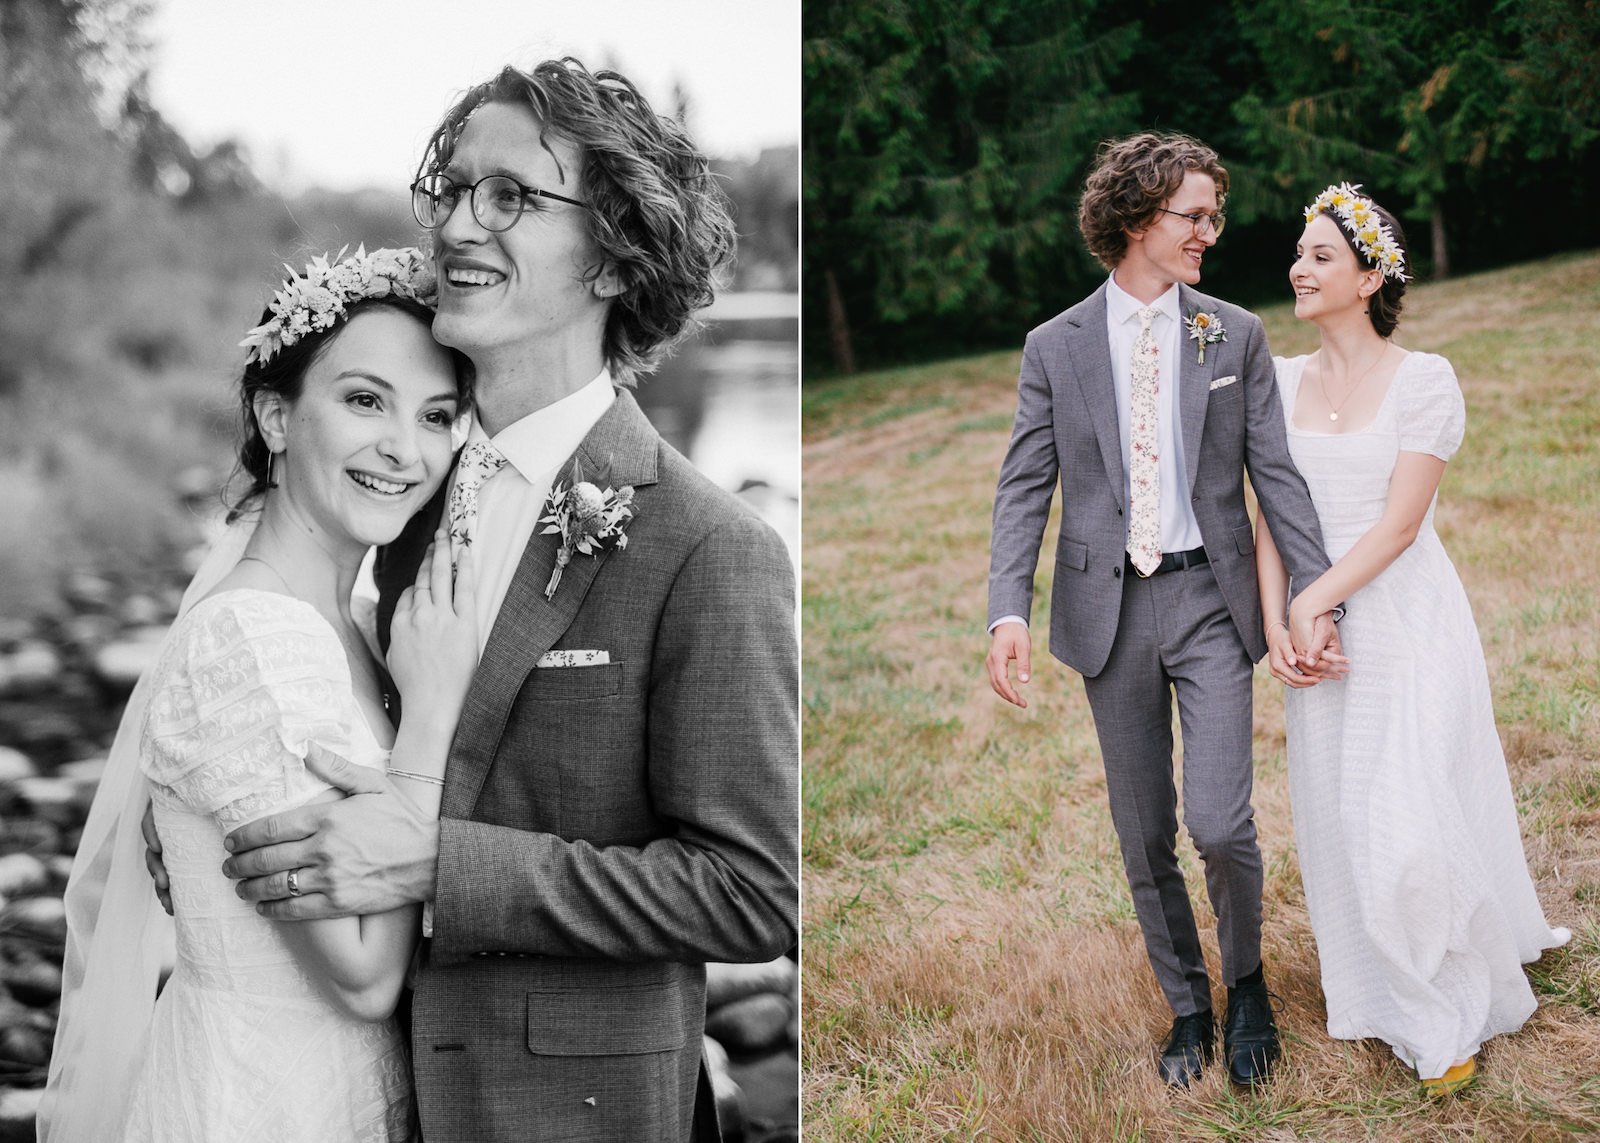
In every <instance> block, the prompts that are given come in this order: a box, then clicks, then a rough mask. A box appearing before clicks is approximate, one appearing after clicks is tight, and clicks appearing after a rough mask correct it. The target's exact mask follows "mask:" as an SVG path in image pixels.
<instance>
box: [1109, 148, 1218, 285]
mask: <svg viewBox="0 0 1600 1143" xmlns="http://www.w3.org/2000/svg"><path fill="white" fill-rule="evenodd" d="M1190 171H1202V172H1204V173H1205V174H1208V175H1210V176H1211V178H1212V179H1213V180H1214V181H1215V182H1216V184H1217V209H1218V210H1221V209H1222V207H1223V204H1224V203H1225V202H1227V198H1228V170H1227V168H1226V167H1224V166H1223V165H1222V161H1221V160H1220V159H1218V158H1217V153H1216V152H1215V151H1213V150H1212V149H1211V148H1210V147H1208V146H1206V145H1205V144H1204V143H1202V142H1200V141H1199V140H1198V139H1191V138H1190V137H1189V136H1187V135H1179V134H1176V133H1172V134H1162V133H1160V132H1156V131H1142V132H1140V133H1139V134H1137V135H1129V136H1128V137H1127V138H1125V139H1110V140H1107V141H1106V142H1104V143H1102V144H1100V151H1099V154H1098V155H1097V156H1096V157H1095V162H1094V166H1093V168H1091V169H1090V171H1089V178H1088V180H1087V181H1086V182H1085V183H1084V187H1083V199H1082V201H1081V202H1080V203H1079V204H1078V229H1079V231H1081V232H1082V234H1083V241H1084V244H1085V245H1087V246H1088V247H1089V253H1091V254H1093V255H1094V256H1095V257H1096V258H1097V259H1099V260H1100V264H1101V265H1102V266H1104V267H1105V268H1106V269H1108V270H1112V269H1115V268H1116V266H1117V263H1118V262H1121V261H1122V257H1123V255H1125V254H1126V253H1127V252H1128V235H1127V232H1128V231H1130V230H1143V229H1144V228H1145V227H1146V226H1149V225H1150V224H1151V223H1152V222H1154V221H1155V218H1156V214H1157V212H1158V211H1159V210H1160V208H1161V206H1162V204H1163V203H1165V202H1166V201H1167V200H1168V199H1170V198H1171V197H1172V196H1173V195H1175V194H1177V193H1178V188H1179V187H1181V186H1183V179H1184V176H1185V175H1187V174H1188V173H1189V172H1190Z"/></svg>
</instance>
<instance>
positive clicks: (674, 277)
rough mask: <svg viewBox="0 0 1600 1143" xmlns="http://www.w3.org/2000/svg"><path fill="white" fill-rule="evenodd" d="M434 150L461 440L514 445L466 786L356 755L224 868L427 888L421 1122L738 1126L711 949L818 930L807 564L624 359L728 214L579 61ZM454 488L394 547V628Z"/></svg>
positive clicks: (724, 229) (517, 79) (375, 904)
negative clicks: (709, 1051) (801, 830)
mask: <svg viewBox="0 0 1600 1143" xmlns="http://www.w3.org/2000/svg"><path fill="white" fill-rule="evenodd" d="M422 176H423V177H422V178H420V179H419V180H418V184H417V189H416V191H415V192H414V193H415V200H414V201H415V207H416V211H417V217H418V221H419V222H420V223H422V224H423V225H424V226H427V227H429V228H431V229H432V230H433V232H434V252H435V258H436V262H437V267H438V271H439V279H440V301H439V312H438V317H437V319H436V322H435V325H434V333H435V336H436V337H437V338H438V339H439V340H440V341H441V342H443V343H444V344H446V345H451V346H454V347H456V348H458V349H460V350H462V351H463V352H464V353H466V355H467V356H468V357H470V358H471V359H472V362H473V365H474V367H475V370H476V375H477V376H476V390H475V400H476V405H477V419H478V427H477V428H476V429H475V430H474V434H473V437H472V439H471V440H470V441H469V443H468V446H467V449H466V450H464V455H465V454H468V453H474V454H484V450H485V449H488V450H489V452H488V453H487V454H485V455H493V456H495V457H497V458H498V457H503V458H504V459H503V460H499V459H497V460H495V461H493V462H492V463H491V464H489V465H488V466H486V467H488V468H490V469H492V471H490V472H489V474H488V475H487V477H486V478H484V479H483V482H482V484H481V486H480V487H479V488H478V490H477V493H476V519H475V520H473V521H472V522H471V523H469V524H468V525H467V526H466V528H467V530H469V531H470V535H471V537H472V541H473V542H472V552H473V559H474V568H475V569H476V572H477V576H476V578H477V583H478V601H479V608H480V614H479V628H478V631H479V639H480V643H481V644H482V646H481V650H482V655H481V660H480V664H479V668H478V672H477V675H476V677H475V679H474V682H473V685H472V690H471V693H470V694H469V696H468V698H467V703H466V707H465V710H464V713H463V715H462V719H461V722H460V725H459V727H458V729H457V732H456V736H455V741H454V744H453V746H452V748H451V752H450V759H449V766H448V769H447V772H446V782H445V788H444V799H443V809H442V813H441V818H440V820H439V822H438V823H437V825H436V826H433V825H431V824H430V823H427V822H419V821H417V820H415V818H414V814H413V813H412V812H410V809H409V806H408V803H407V801H406V799H405V798H403V797H399V796H396V795H395V794H394V793H393V792H391V789H390V788H389V787H388V785H387V784H386V783H384V782H382V781H379V782H378V783H376V784H369V783H368V782H367V781H366V780H364V779H363V778H362V776H361V775H360V773H359V772H358V770H357V768H354V767H348V766H343V765H339V764H338V763H337V762H335V763H334V765H333V773H331V774H327V775H325V776H327V777H329V780H331V781H334V782H335V784H337V785H340V786H342V787H343V788H345V789H347V790H349V791H352V792H355V793H356V794H357V795H358V796H354V797H350V798H347V799H345V800H344V801H342V802H337V803H328V804H325V805H322V806H317V807H311V808H307V809H303V810H297V811H291V812H288V813H285V814H281V815H278V816H277V817H276V818H272V819H267V820H265V821H263V822H258V823H252V824H250V825H249V826H246V827H244V828H243V829H241V830H239V831H237V832H236V833H235V834H234V835H232V837H231V838H230V848H231V849H232V850H233V854H234V855H233V857H232V858H231V859H230V860H229V862H228V865H227V869H228V871H229V873H230V875H231V876H235V877H241V878H247V880H243V881H241V883H240V892H241V895H242V896H245V897H246V898H247V899H251V900H257V901H266V902H268V904H267V905H265V906H264V907H263V911H264V912H266V913H267V914H268V915H270V916H274V917H283V918H293V919H301V918H313V917H327V916H340V915H348V914H351V913H370V912H377V911H380V910H384V909H389V908H392V907H395V906H397V905H399V904H401V903H404V902H407V901H418V900H421V901H425V902H428V903H430V905H431V912H432V916H431V924H432V940H431V941H430V942H428V947H427V949H426V950H425V955H424V958H423V967H422V970H421V973H420V975H419V977H418V979H417V981H416V989H415V994H414V999H413V1007H412V1022H413V1031H412V1046H413V1068H414V1071H415V1075H416V1087H417V1098H418V1103H419V1107H420V1111H421V1117H422V1129H423V1133H424V1135H425V1137H426V1138H427V1140H428V1143H448V1141H451V1140H460V1141H462V1143H476V1141H480V1140H491V1139H496V1140H500V1139H503V1140H510V1139H516V1140H518V1141H522V1140H556V1139H560V1140H592V1141H594V1143H613V1141H617V1140H647V1141H656V1140H661V1141H665V1140H674V1141H681V1140H685V1139H689V1138H697V1139H698V1138H708V1139H712V1138H716V1130H717V1129H716V1121H715V1112H714V1109H713V1108H712V1107H711V1104H710V1101H709V1098H708V1091H709V1085H708V1084H707V1083H706V1077H705V1075H704V1073H703V1071H702V1069H701V1063H700V1060H701V1033H702V1028H703V1022H704V1016H705V967H704V962H706V961H757V960H766V959H768V958H771V957H773V956H775V955H778V954H780V953H782V952H784V951H786V950H788V949H789V948H790V947H792V945H793V944H794V942H795V939H796V914H797V866H798V844H797V829H798V800H797V778H798V742H797V730H796V714H797V712H796V704H797V694H798V686H797V677H796V670H797V655H796V649H795V645H794V599H793V581H792V571H791V567H790V562H789V558H788V555H787V553H786V550H785V548H784V546H783V544H782V543H781V542H780V541H779V539H778V538H777V536H776V535H775V534H774V533H773V532H772V530H771V529H770V528H768V527H767V526H766V525H765V524H763V523H762V522H761V521H760V520H758V519H757V518H756V517H755V516H754V515H753V514H752V513H751V512H750V511H748V510H747V509H746V508H745V507H744V506H743V505H742V504H740V503H739V502H737V501H736V500H735V499H734V498H733V497H732V496H731V495H729V494H728V493H725V492H723V491H721V490H720V489H718V488H716V487H715V486H713V485H712V484H711V483H710V482H709V481H708V480H707V479H706V478H705V477H703V476H701V475H700V474H699V473H698V472H697V471H695V470H694V469H693V468H691V467H690V465H689V464H688V462H687V461H685V460H684V459H683V458H682V457H681V456H680V455H678V454H677V453H676V452H674V451H673V450H672V449H671V448H669V447H668V446H667V445H666V444H665V443H664V442H663V441H662V440H661V438H660V437H659V436H658V435H657V433H656V431H655V430H654V429H653V428H652V427H651V426H650V424H649V422H648V421H647V420H646V419H645V418H644V416H643V414H642V413H641V412H640V411H639V408H638V406H637V404H635V402H634V399H633V397H632V396H631V394H630V393H629V391H628V389H627V388H625V387H623V388H618V387H616V386H617V385H618V384H623V385H626V384H627V383H630V382H631V381H632V380H633V379H635V378H636V377H637V376H638V375H639V374H642V373H646V372H649V371H650V370H651V369H653V368H654V367H655V365H656V363H657V362H658V361H659V360H660V358H661V357H662V355H663V354H664V353H665V352H666V351H667V349H668V348H669V347H670V346H671V344H672V343H673V342H674V341H676V340H677V339H678V338H679V337H680V336H681V334H682V333H684V332H685V331H687V329H688V328H689V327H690V325H691V315H692V314H693V313H694V311H695V310H697V309H699V308H701V307H703V306H704V305H706V304H707V303H708V302H709V301H710V298H711V288H712V285H713V282H714V279H715V277H716V273H717V271H718V270H720V269H721V268H722V267H723V265H724V264H725V263H726V262H727V260H728V259H729V257H730V255H731V253H732V248H733V228H732V223H731V220H730V219H729V217H728V214H727V211H726V209H725V206H724V200H723V199H722V198H721V196H720V192H719V191H718V190H717V188H716V185H715V183H714V182H713V179H712V176H711V174H710V172H709V170H708V167H707V164H706V160H705V158H704V156H702V155H700V154H699V153H698V152H697V151H696V150H695V149H694V148H693V146H692V145H691V144H690V142H689V141H688V139H687V138H686V137H685V136H684V134H683V131H682V129H681V128H680V127H679V126H678V125H677V124H676V123H674V122H672V121H671V120H669V119H666V118H665V117H661V116H658V115H656V114H655V113H654V112H653V111H652V110H651V109H650V107H649V106H648V104H646V103H645V101H644V99H643V97H642V96H640V94H639V93H638V92H637V91H636V90H635V89H634V88H633V86H632V85H631V84H630V83H628V82H627V81H626V80H625V79H623V78H622V77H620V76H617V75H615V74H613V73H607V72H600V73H598V74H591V73H590V72H588V71H587V70H585V69H584V68H583V67H582V66H581V65H579V64H577V63H576V61H571V60H562V61H547V62H545V63H542V64H540V65H538V66H537V67H535V68H534V69H533V70H532V71H531V72H529V73H523V72H519V71H516V70H514V69H510V68H508V69H506V70H505V71H503V72H502V73H501V74H500V75H498V76H496V77H495V78H494V79H492V80H490V81H489V82H487V83H485V84H481V85H479V86H478V87H477V88H474V89H473V90H472V91H470V92H468V93H467V95H466V96H465V97H464V98H463V99H462V100H461V101H460V103H458V104H457V106H456V107H455V108H454V109H453V110H452V111H451V112H450V114H449V115H448V116H447V117H446V119H445V121H444V122H443V123H442V124H441V125H440V127H439V129H438V130H437V132H436V133H435V135H434V138H433V142H432V144H431V145H430V148H429V152H428V154H427V156H426V157H425V159H424V163H423V170H422ZM485 442H486V443H485ZM468 468H469V466H468V463H467V462H466V461H465V460H463V463H462V465H461V467H460V468H459V469H458V471H457V474H456V477H455V482H456V483H457V484H460V483H462V482H463V481H464V480H465V479H466V474H467V472H468ZM576 481H588V482H592V483H593V484H595V485H597V486H598V491H600V492H604V490H605V489H606V488H610V489H613V490H621V489H624V488H631V490H632V494H631V497H632V498H631V503H630V504H628V505H627V507H629V508H631V512H632V515H631V517H620V518H618V519H617V520H616V522H617V524H618V526H619V527H620V530H621V533H622V536H624V537H625V543H624V542H623V541H622V540H620V539H617V538H616V537H614V536H613V537H612V538H611V540H610V542H608V543H606V544H604V545H602V546H601V547H600V548H599V549H598V550H597V551H596V552H595V554H592V555H591V554H586V553H584V552H583V551H570V552H569V553H568V554H569V555H570V559H565V562H564V566H563V563H562V561H563V559H564V557H563V556H562V555H561V553H562V551H563V544H562V537H561V536H560V535H547V534H545V530H544V527H543V526H542V519H541V518H542V517H544V516H546V515H547V514H550V513H551V512H552V504H553V502H552V500H551V494H552V492H553V490H555V489H556V488H557V487H563V488H566V489H571V488H572V487H573V485H574V482H576ZM445 500H446V496H445V495H444V494H443V493H441V496H440V497H439V498H438V499H437V500H436V501H435V503H434V504H433V505H432V507H431V510H430V511H429V512H426V513H424V514H422V515H421V516H419V517H418V518H417V519H416V520H414V521H413V522H412V527H411V528H410V529H409V530H408V531H407V532H406V533H405V534H404V535H402V536H401V538H400V539H399V540H398V541H396V543H395V544H394V545H392V546H391V547H390V548H389V549H388V550H387V551H386V552H385V553H384V556H383V559H382V560H381V561H380V565H379V568H378V581H379V585H380V589H381V592H382V605H381V607H380V629H382V628H384V627H386V626H387V620H388V616H389V615H391V614H392V613H393V608H394V602H395V598H396V596H397V595H398V594H399V592H400V591H401V590H402V589H403V588H404V587H405V585H406V584H408V583H410V582H411V580H412V579H413V578H414V575H415V570H416V568H417V566H418V564H419V562H420V560H421V559H422V553H423V550H424V548H425V547H426V545H427V543H428V540H429V538H430V537H431V535H432V533H433V530H434V528H435V527H436V526H437V524H438V521H439V519H440V517H441V514H442V513H443V512H444V511H445V509H444V507H443V505H444V503H445ZM567 503H568V504H569V506H570V505H571V503H572V502H571V501H570V500H569V501H568V502H567ZM617 503H618V502H617V501H613V504H614V505H615V504H617ZM575 520H576V515H575V514H573V513H569V519H568V523H569V524H573V523H574V521H575ZM452 524H455V520H454V519H452ZM258 847H260V848H258ZM291 870H297V871H298V874H297V886H298V887H299V888H300V889H301V893H302V895H299V896H296V897H294V898H289V897H288V896H287V887H286V885H287V877H286V875H287V873H288V872H289V871H291Z"/></svg>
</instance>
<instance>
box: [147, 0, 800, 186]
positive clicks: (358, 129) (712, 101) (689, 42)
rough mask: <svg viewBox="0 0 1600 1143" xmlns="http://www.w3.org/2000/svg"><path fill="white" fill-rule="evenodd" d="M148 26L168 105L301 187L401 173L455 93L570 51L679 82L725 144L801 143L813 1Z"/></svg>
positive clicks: (168, 15) (174, 10) (154, 85)
mask: <svg viewBox="0 0 1600 1143" xmlns="http://www.w3.org/2000/svg"><path fill="white" fill-rule="evenodd" d="M147 30H148V33H149V37H150V39H151V40H152V41H153V49H152V56H151V59H152V76H151V93H152V97H153V100H154V102H155V104H156V106H157V107H158V108H159V109H160V110H161V113H162V114H163V115H165V116H166V117H167V118H168V119H169V120H170V121H171V122H172V123H173V124H174V125H175V126H176V127H177V128H178V130H179V131H180V132H182V133H183V135H184V137H185V138H186V139H188V140H189V141H190V143H191V144H193V145H194V146H196V147H198V148H202V149H203V148H204V147H207V146H209V145H211V144H213V143H216V142H218V141H220V140H222V139H225V138H229V137H234V138H239V139H242V140H244V142H245V143H246V144H248V145H249V147H250V151H251V154H252V155H253V156H254V159H255V166H256V170H257V172H258V173H259V174H260V175H261V176H262V177H264V178H265V179H266V180H267V181H268V182H269V183H272V184H274V185H275V186H277V187H279V188H281V189H286V190H297V189H301V188H304V187H306V186H310V185H321V186H326V187H332V188H337V189H345V190H348V189H354V188H357V187H363V186H390V187H394V186H403V185H405V184H406V183H408V182H409V181H410V179H411V175H412V173H413V171H414V169H415V167H416V163H417V159H418V157H419V155H420V153H421V150H422V147H423V144H424V143H425V142H426V140H427V137H428V133H429V131H430V130H431V129H432V127H433V125H434V124H435V123H436V122H437V121H438V119H439V118H440V116H442V115H443V113H444V111H445V110H446V109H447V108H448V107H449V105H450V103H451V102H452V100H453V98H454V97H455V96H457V95H459V94H460V93H461V92H462V91H463V90H465V89H466V88H467V87H470V86H471V85H472V84H474V83H477V82H478V81H480V80H483V79H487V78H488V77H489V76H490V75H492V74H493V73H494V72H495V71H497V70H498V69H499V68H500V67H501V66H502V65H504V64H507V63H516V64H521V65H527V64H530V63H533V62H536V61H538V60H540V59H544V58H547V57H550V56H560V55H575V56H577V57H579V58H580V59H582V60H583V61H584V62H585V63H587V64H588V65H589V66H590V67H592V68H593V67H600V66H602V65H607V64H609V65H611V66H615V67H616V68H617V70H619V71H621V72H622V73H623V74H624V75H626V76H627V77H628V78H629V79H631V80H633V81H634V83H636V84H637V85H638V86H639V87H640V89H641V90H642V91H643V92H644V94H645V96H646V97H647V98H648V99H650V101H651V102H652V103H654V104H655V105H656V106H657V107H658V109H660V110H664V111H669V112H670V111H671V110H672V107H673V98H672V91H673V85H674V84H675V83H679V84H682V85H683V86H684V88H685V89H686V90H687V91H688V93H689V96H690V112H689V126H690V130H691V131H692V133H693V134H694V136H695V138H696V139H697V140H698V141H699V143H700V145H701V146H702V147H703V148H704V149H705V150H707V151H709V152H710V153H712V154H714V155H721V156H727V157H754V155H755V154H756V153H757V152H759V151H760V150H761V148H763V147H768V146H778V145H784V144H795V143H797V142H798V141H799V122H800V0H678V2H676V3H667V2H666V0H568V2H567V3H559V4H552V3H544V2H541V0H432V2H425V0H271V2H270V3H250V2H246V0H156V3H155V6H154V12H153V14H152V17H151V19H150V21H149V23H148V25H147Z"/></svg>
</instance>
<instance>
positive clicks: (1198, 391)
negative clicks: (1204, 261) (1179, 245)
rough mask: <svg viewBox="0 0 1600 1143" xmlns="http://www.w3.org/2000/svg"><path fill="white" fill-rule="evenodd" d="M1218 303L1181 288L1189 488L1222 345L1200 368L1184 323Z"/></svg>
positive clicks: (1181, 394) (1182, 411) (1181, 383)
mask: <svg viewBox="0 0 1600 1143" xmlns="http://www.w3.org/2000/svg"><path fill="white" fill-rule="evenodd" d="M1214 309H1216V303H1215V302H1213V301H1212V300H1211V299H1210V298H1207V297H1204V296H1203V295H1201V294H1198V293H1196V292H1195V291H1194V290H1191V289H1190V288H1189V287H1188V286H1185V285H1183V284H1181V283H1180V284H1179V286H1178V321H1179V323H1180V324H1179V327H1178V362H1179V369H1178V411H1179V418H1180V420H1181V423H1182V426H1183V474H1184V476H1185V477H1186V478H1187V480H1188V483H1189V488H1191V489H1192V488H1194V480H1195V474H1196V473H1198V472H1199V471H1200V435H1201V432H1202V431H1203V430H1204V429H1205V424H1206V401H1207V400H1209V399H1210V397H1211V378H1212V375H1213V374H1215V373H1216V368H1217V358H1218V357H1219V356H1221V353H1222V346H1221V344H1220V343H1219V344H1217V345H1210V346H1207V347H1206V349H1207V351H1208V357H1209V360H1208V361H1207V362H1206V364H1204V365H1202V364H1200V347H1199V344H1198V343H1197V342H1193V341H1190V340H1189V331H1188V329H1187V328H1186V327H1185V326H1183V325H1182V324H1181V323H1182V321H1183V319H1184V318H1186V317H1189V316H1191V315H1192V314H1194V313H1196V312H1197V311H1199V310H1207V311H1210V310H1214Z"/></svg>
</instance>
